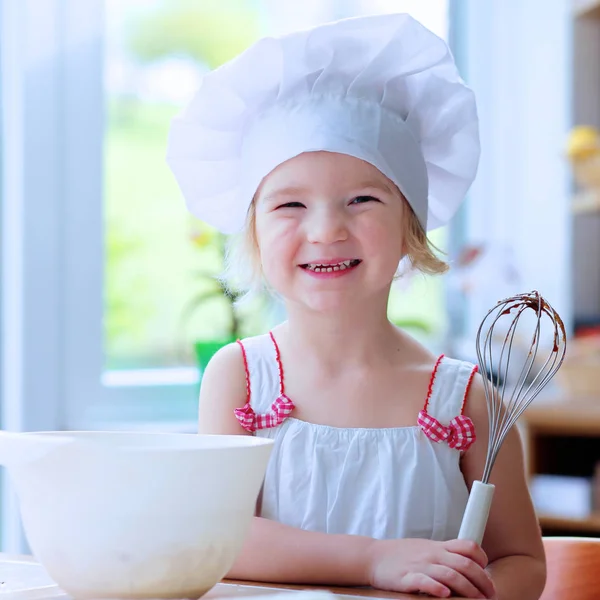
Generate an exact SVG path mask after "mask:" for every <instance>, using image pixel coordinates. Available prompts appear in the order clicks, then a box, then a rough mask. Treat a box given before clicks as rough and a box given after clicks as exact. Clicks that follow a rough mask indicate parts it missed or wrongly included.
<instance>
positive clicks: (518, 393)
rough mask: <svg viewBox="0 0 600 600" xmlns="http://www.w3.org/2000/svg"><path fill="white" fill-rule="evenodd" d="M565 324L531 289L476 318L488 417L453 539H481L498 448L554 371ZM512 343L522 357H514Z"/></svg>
mask: <svg viewBox="0 0 600 600" xmlns="http://www.w3.org/2000/svg"><path fill="white" fill-rule="evenodd" d="M566 338H567V336H566V332H565V326H564V323H563V321H562V319H561V318H560V316H559V314H558V313H557V312H556V311H555V310H554V308H552V306H550V304H549V303H548V302H547V301H546V300H545V299H544V298H543V297H542V296H541V294H540V293H539V292H537V291H533V292H530V293H528V294H520V295H517V296H512V297H510V298H506V299H505V300H502V301H501V302H498V304H497V305H496V306H495V307H494V308H492V309H491V310H490V311H489V312H488V313H487V314H486V316H485V317H484V319H483V321H482V322H481V324H480V326H479V328H478V330H477V337H476V351H477V359H478V362H479V369H480V372H481V374H482V375H483V385H484V390H485V399H486V403H487V410H488V420H489V440H488V448H487V455H486V460H485V466H484V471H483V475H482V478H481V481H475V482H473V487H472V489H471V493H470V495H469V501H468V503H467V508H466V510H465V514H464V517H463V521H462V524H461V529H460V533H459V536H458V537H459V539H471V540H473V541H476V542H477V543H481V540H482V539H483V533H484V530H485V525H486V523H487V518H488V514H489V509H490V506H491V501H492V497H493V493H494V486H493V485H491V484H490V483H489V480H490V476H491V472H492V469H493V467H494V463H495V462H496V457H497V456H498V452H499V451H500V448H501V446H502V444H503V442H504V440H505V438H506V436H507V434H508V432H509V431H510V429H511V428H512V427H513V425H515V423H516V422H517V420H518V418H519V417H520V416H521V415H522V414H523V412H524V411H525V409H526V408H527V407H528V406H529V405H530V404H531V402H532V401H533V400H534V399H535V398H536V396H538V394H539V393H540V392H541V391H542V390H543V389H544V387H545V386H546V385H547V384H548V382H549V381H550V380H551V379H552V378H553V377H554V375H555V374H556V372H557V371H558V370H559V368H560V366H561V364H562V362H563V360H564V357H565V352H566V346H567V341H566ZM517 348H522V349H523V354H524V356H521V357H519V356H518V350H517Z"/></svg>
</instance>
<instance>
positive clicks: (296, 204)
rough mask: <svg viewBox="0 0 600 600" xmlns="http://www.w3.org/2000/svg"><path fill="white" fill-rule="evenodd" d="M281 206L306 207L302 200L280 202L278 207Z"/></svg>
mask: <svg viewBox="0 0 600 600" xmlns="http://www.w3.org/2000/svg"><path fill="white" fill-rule="evenodd" d="M280 208H305V206H304V204H302V202H286V203H285V204H280V205H279V206H278V207H277V209H280Z"/></svg>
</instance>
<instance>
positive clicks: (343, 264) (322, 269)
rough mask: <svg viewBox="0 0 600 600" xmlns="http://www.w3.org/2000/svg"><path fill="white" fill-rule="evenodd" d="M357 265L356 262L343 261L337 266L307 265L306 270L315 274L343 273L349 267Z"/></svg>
mask: <svg viewBox="0 0 600 600" xmlns="http://www.w3.org/2000/svg"><path fill="white" fill-rule="evenodd" d="M353 263H354V264H357V263H358V261H356V260H345V261H343V262H341V263H339V264H337V265H320V264H308V265H306V268H307V269H308V270H309V271H314V272H315V273H332V272H333V271H344V270H346V269H347V268H349V267H350V266H353Z"/></svg>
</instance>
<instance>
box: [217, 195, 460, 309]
mask: <svg viewBox="0 0 600 600" xmlns="http://www.w3.org/2000/svg"><path fill="white" fill-rule="evenodd" d="M400 197H401V199H402V200H403V202H404V203H405V207H406V209H407V210H406V213H405V214H406V218H405V220H404V232H403V233H404V259H403V260H407V261H408V263H409V264H410V266H411V269H415V270H417V271H420V272H421V273H424V274H426V275H439V274H442V273H445V272H446V271H447V270H448V268H449V267H448V263H446V262H444V261H443V260H442V259H440V258H439V257H438V256H437V255H436V251H437V252H440V253H441V252H442V251H441V250H440V249H439V248H437V247H436V246H435V245H434V244H433V243H432V242H431V240H430V239H429V238H428V237H427V233H426V232H425V230H424V229H423V227H422V225H421V223H420V222H419V220H418V219H417V216H416V215H415V213H414V211H413V209H412V208H411V207H410V205H409V204H408V202H406V200H405V199H404V196H403V195H402V194H400ZM399 277H401V275H400V274H399V273H398V274H397V275H396V278H399ZM222 280H223V281H224V282H225V283H226V284H227V285H229V286H231V287H233V288H235V289H238V290H241V291H242V292H244V293H245V294H244V295H243V296H242V298H241V300H244V299H247V298H248V297H250V296H254V295H256V294H260V293H264V292H270V293H272V290H269V289H268V287H267V282H266V281H265V278H264V275H263V272H262V266H261V258H260V248H259V245H258V237H257V235H256V197H254V198H253V199H252V202H251V203H250V207H249V208H248V213H247V215H246V224H245V227H244V230H243V231H242V232H241V233H240V234H238V235H237V236H233V237H231V238H230V240H229V243H228V246H227V252H226V256H225V272H224V273H223V277H222Z"/></svg>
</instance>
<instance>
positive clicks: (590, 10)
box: [571, 0, 600, 18]
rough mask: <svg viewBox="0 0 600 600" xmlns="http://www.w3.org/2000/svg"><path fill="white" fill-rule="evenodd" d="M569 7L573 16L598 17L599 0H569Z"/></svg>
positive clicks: (599, 15)
mask: <svg viewBox="0 0 600 600" xmlns="http://www.w3.org/2000/svg"><path fill="white" fill-rule="evenodd" d="M571 7H572V10H573V15H574V16H575V17H579V18H582V17H597V18H600V0H571Z"/></svg>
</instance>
